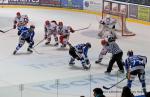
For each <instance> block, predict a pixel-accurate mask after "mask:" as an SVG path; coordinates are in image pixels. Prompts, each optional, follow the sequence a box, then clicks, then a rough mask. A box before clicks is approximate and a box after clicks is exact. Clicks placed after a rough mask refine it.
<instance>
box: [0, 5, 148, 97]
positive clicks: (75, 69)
mask: <svg viewBox="0 0 150 97" xmlns="http://www.w3.org/2000/svg"><path fill="white" fill-rule="evenodd" d="M18 11H19V12H20V13H21V14H27V15H28V16H29V19H30V24H34V25H35V27H36V28H35V32H36V33H35V38H34V41H35V44H37V43H38V42H39V41H40V40H42V39H43V37H44V22H45V20H56V21H62V22H63V23H64V25H68V26H72V27H73V28H74V29H80V28H83V27H87V26H88V25H89V24H91V26H90V28H89V29H86V30H82V31H78V32H75V33H71V35H70V42H71V43H72V44H73V45H76V44H79V43H86V42H90V43H91V44H92V48H91V49H90V50H89V53H88V55H89V59H90V62H91V64H92V66H91V69H90V70H87V71H86V70H83V69H82V65H81V64H80V62H78V61H76V64H75V66H72V67H71V66H69V65H68V63H69V60H70V56H69V54H68V49H69V47H67V49H60V46H58V47H54V46H52V45H48V46H45V45H44V42H43V43H41V44H39V45H38V46H37V47H36V48H35V49H36V51H37V52H33V53H32V54H29V53H27V51H26V49H27V46H28V45H27V44H25V45H24V46H23V47H22V48H21V49H20V50H19V51H18V54H17V55H15V56H14V55H13V54H12V53H13V51H14V50H15V47H16V45H17V43H18V36H17V30H11V31H9V32H7V33H0V96H1V97H33V96H36V97H52V96H53V97H79V96H81V95H84V96H85V97H93V92H92V89H93V88H95V87H101V88H102V86H103V85H105V86H108V87H109V86H111V85H112V84H114V83H116V82H117V81H120V80H121V79H122V78H124V77H125V76H123V75H122V76H120V75H119V76H116V74H115V73H116V71H117V70H118V67H116V65H115V64H114V67H113V68H114V69H113V71H112V75H111V76H110V75H105V74H104V71H105V70H106V68H107V64H108V62H109V59H110V57H111V55H110V54H107V55H106V56H105V57H104V60H103V61H102V63H103V65H98V64H95V60H97V58H98V55H99V52H100V50H101V48H102V46H101V44H100V39H99V38H98V36H97V33H98V20H99V18H100V16H97V15H93V14H88V13H81V12H74V11H66V10H58V9H53V8H52V9H33V8H30V9H29V8H18V9H17V8H0V30H4V31H5V30H8V29H10V28H12V26H13V19H14V17H15V15H16V12H18ZM127 27H128V29H130V30H131V31H132V32H134V33H135V34H136V36H131V37H122V36H121V34H120V33H118V34H117V36H118V39H117V43H118V44H119V46H120V47H121V48H122V50H123V52H124V55H123V58H124V59H125V58H126V57H127V56H126V52H127V51H128V50H131V49H132V50H133V51H134V53H135V54H141V55H145V56H147V58H148V64H147V65H146V84H147V90H148V91H150V83H149V81H150V65H149V63H150V62H149V60H150V45H149V43H150V39H149V37H150V26H149V25H144V24H137V23H134V22H128V23H127ZM51 43H52V44H53V43H54V41H53V38H52V42H51ZM125 85H126V80H125V81H123V82H122V83H120V84H119V85H118V86H117V87H114V88H112V89H110V90H104V94H105V95H106V96H107V97H120V94H121V90H122V87H123V86H125ZM132 90H134V92H135V95H140V94H142V93H141V84H140V83H139V81H138V78H136V80H135V81H134V82H133V88H132ZM116 92H117V93H116Z"/></svg>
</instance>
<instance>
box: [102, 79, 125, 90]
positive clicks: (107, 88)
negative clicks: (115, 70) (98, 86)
mask: <svg viewBox="0 0 150 97" xmlns="http://www.w3.org/2000/svg"><path fill="white" fill-rule="evenodd" d="M125 79H126V78H123V79H122V80H120V81H119V82H117V83H116V84H113V85H112V86H110V87H106V86H103V88H104V89H106V90H109V89H111V88H113V87H114V86H116V85H118V84H119V83H121V82H122V81H124V80H125Z"/></svg>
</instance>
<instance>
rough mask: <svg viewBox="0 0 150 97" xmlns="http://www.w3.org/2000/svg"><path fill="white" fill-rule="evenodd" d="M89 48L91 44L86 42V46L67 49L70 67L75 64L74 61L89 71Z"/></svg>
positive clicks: (79, 45)
mask: <svg viewBox="0 0 150 97" xmlns="http://www.w3.org/2000/svg"><path fill="white" fill-rule="evenodd" d="M90 48H91V44H90V43H89V42H87V43H86V44H78V45H76V46H74V47H73V46H71V45H70V49H69V54H70V56H71V60H70V62H69V64H70V65H74V64H75V62H74V61H75V59H77V60H80V61H81V64H82V66H83V68H84V69H90V66H91V64H90V61H89V59H88V55H87V53H88V49H90Z"/></svg>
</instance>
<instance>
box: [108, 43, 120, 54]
mask: <svg viewBox="0 0 150 97" xmlns="http://www.w3.org/2000/svg"><path fill="white" fill-rule="evenodd" d="M106 48H107V51H108V53H112V55H115V54H118V53H120V52H122V50H121V49H120V47H119V46H118V44H117V43H116V42H115V41H114V42H110V43H109V45H108V46H106Z"/></svg>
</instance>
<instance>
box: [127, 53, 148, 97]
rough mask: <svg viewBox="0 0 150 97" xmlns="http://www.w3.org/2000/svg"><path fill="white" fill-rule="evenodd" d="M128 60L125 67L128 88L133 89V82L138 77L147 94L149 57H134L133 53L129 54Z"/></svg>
mask: <svg viewBox="0 0 150 97" xmlns="http://www.w3.org/2000/svg"><path fill="white" fill-rule="evenodd" d="M127 56H128V58H127V59H126V60H125V67H126V71H127V79H128V82H127V86H128V87H129V88H131V85H132V81H133V80H134V79H135V77H136V76H137V75H138V77H139V80H140V82H141V84H142V88H143V92H144V94H146V83H145V65H146V63H147V57H146V56H141V55H134V54H133V51H132V50H130V51H128V52H127Z"/></svg>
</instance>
